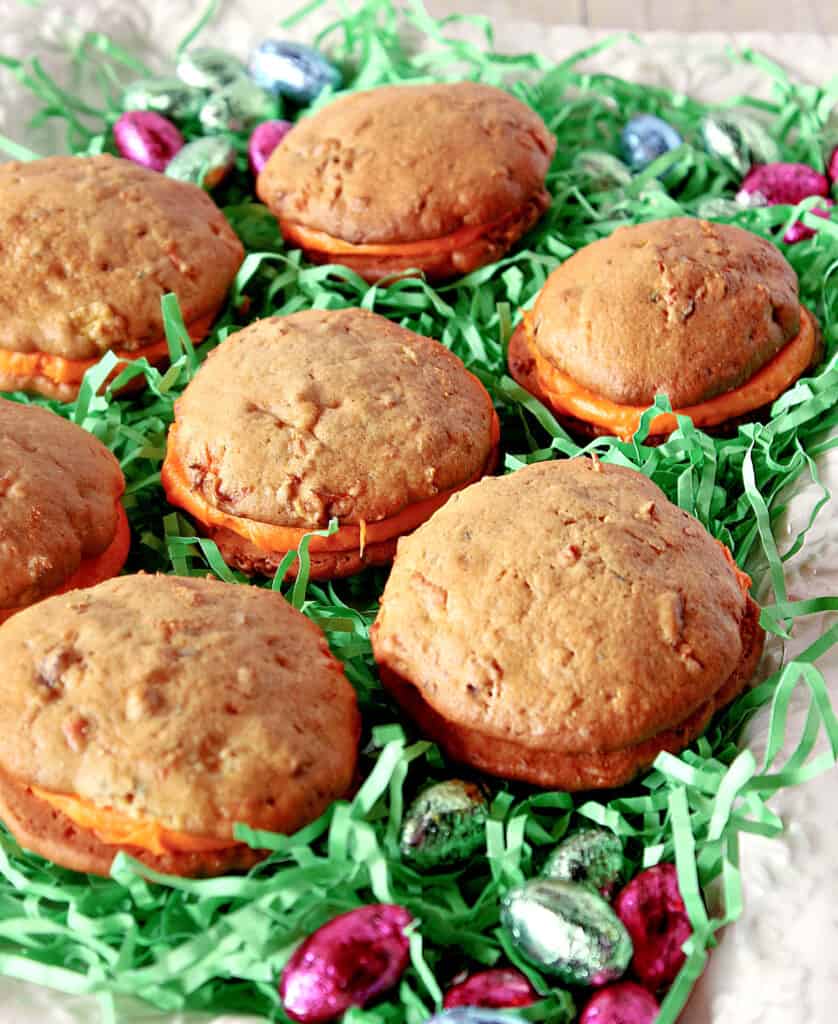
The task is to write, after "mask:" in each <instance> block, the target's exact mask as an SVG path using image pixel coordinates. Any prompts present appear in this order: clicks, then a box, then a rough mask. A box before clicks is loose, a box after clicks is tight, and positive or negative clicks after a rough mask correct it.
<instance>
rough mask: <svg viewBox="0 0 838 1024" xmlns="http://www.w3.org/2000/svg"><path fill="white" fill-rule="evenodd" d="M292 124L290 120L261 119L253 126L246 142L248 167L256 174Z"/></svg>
mask: <svg viewBox="0 0 838 1024" xmlns="http://www.w3.org/2000/svg"><path fill="white" fill-rule="evenodd" d="M293 127H294V126H293V125H292V124H291V122H290V121H263V122H262V124H260V125H258V126H257V127H256V128H254V130H253V133H252V134H251V136H250V141H249V142H248V144H247V155H248V158H249V160H250V169H251V171H253V173H254V174H258V173H259V172H260V171H261V170H262V168H263V167H264V166H265V164H266V163H267V162H268V159H269V157H270V155H271V153H273V151H274V150H275V149H276V147H277V146H278V145H279V144H280V142H282V140H283V139H284V138H285V136H286V135H287V134H288V132H290V131H291V129H292V128H293Z"/></svg>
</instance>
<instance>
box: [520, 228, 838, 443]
mask: <svg viewBox="0 0 838 1024" xmlns="http://www.w3.org/2000/svg"><path fill="white" fill-rule="evenodd" d="M821 351H822V350H821V339H820V330H819V326H818V323H817V321H816V319H815V318H814V316H813V315H812V314H811V313H810V312H809V311H808V310H807V309H806V308H805V307H803V306H801V305H800V302H799V299H798V287H797V277H796V275H795V273H794V270H793V269H792V267H791V266H790V265H789V263H788V262H787V261H786V259H785V257H784V256H783V255H782V253H781V252H780V251H779V249H777V248H776V247H775V246H774V245H772V244H771V243H770V242H768V241H766V240H765V239H763V238H759V237H758V236H757V235H753V234H751V233H750V232H749V231H745V230H743V229H742V228H738V227H733V226H731V225H727V224H712V223H710V222H708V221H702V220H696V219H693V218H691V217H676V218H673V219H671V220H660V221H653V222H651V223H648V224H637V225H634V226H631V227H624V228H618V230H617V231H615V232H614V233H613V234H612V235H610V236H609V237H608V238H604V239H601V240H600V241H598V242H594V243H592V244H591V245H588V246H585V248H584V249H580V250H579V252H577V253H576V254H575V255H573V256H572V257H571V258H570V259H569V260H567V261H566V262H565V263H563V264H562V265H561V266H560V267H558V269H556V270H554V271H553V273H552V274H551V275H550V277H549V278H548V279H547V282H546V284H545V285H544V288H543V289H542V290H541V293H540V295H539V296H538V298H537V300H536V303H535V306H534V307H533V309H532V311H531V312H526V313H524V317H523V320H522V322H521V324H520V325H519V327H518V329H517V330H516V331H515V333H514V334H513V336H512V338H511V340H510V344H509V369H510V372H511V373H512V376H513V377H514V378H515V379H516V380H517V381H518V383H519V384H521V386H522V387H524V388H526V389H527V390H528V391H531V392H532V393H533V394H534V395H536V397H537V398H539V399H540V400H541V401H542V402H544V404H545V405H547V406H549V407H551V408H552V409H553V410H554V411H555V412H556V414H557V415H558V416H559V418H560V419H562V420H563V421H564V422H565V423H566V424H567V425H568V426H569V428H570V429H572V430H574V431H575V432H577V433H581V434H586V435H591V434H593V435H597V434H613V435H616V436H618V437H621V438H624V439H628V438H630V437H631V436H632V435H633V434H634V433H635V432H636V430H637V428H638V426H639V424H640V417H641V415H642V413H643V411H644V410H645V409H646V408H647V407H648V406H649V405H651V404H652V402H653V401H654V399H655V396H656V395H657V394H660V393H664V394H666V395H668V396H669V400H670V403H671V405H672V408H673V410H675V412H676V413H682V414H685V415H688V416H690V417H691V419H692V421H693V423H694V424H695V425H696V426H697V427H702V428H704V429H707V430H709V431H713V432H717V433H724V432H728V431H730V430H735V426H736V424H737V423H739V422H741V421H742V420H749V419H754V418H758V417H759V416H760V415H762V414H764V413H765V412H766V411H767V409H768V408H769V407H770V405H771V403H772V402H773V401H774V400H775V399H776V398H777V397H779V395H781V394H782V393H783V391H785V390H787V389H788V388H789V387H791V385H792V384H793V383H794V382H795V381H796V380H797V379H798V377H800V376H802V375H803V374H804V373H805V372H806V371H807V370H808V369H809V368H810V367H811V366H813V365H814V364H816V363H817V362H818V360H819V359H820V357H821ZM676 426H677V421H676V419H675V415H673V414H661V415H658V416H656V417H655V418H654V420H653V421H652V424H651V431H650V435H651V438H652V440H653V441H660V440H663V439H664V438H665V437H666V436H668V435H669V434H670V433H671V432H672V431H673V430H675V428H676Z"/></svg>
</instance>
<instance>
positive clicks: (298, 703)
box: [0, 575, 360, 875]
mask: <svg viewBox="0 0 838 1024" xmlns="http://www.w3.org/2000/svg"><path fill="white" fill-rule="evenodd" d="M116 659H118V661H117V660H116ZM0 663H1V664H2V665H3V671H2V673H0V692H2V697H0V818H2V820H3V821H4V822H5V824H6V825H7V827H8V828H9V829H10V830H11V832H12V833H13V834H14V835H15V837H16V838H17V839H18V841H19V842H20V843H21V845H22V846H24V847H25V848H26V849H29V850H33V851H35V852H36V853H40V854H41V855H42V856H44V857H48V858H49V859H51V860H54V861H56V862H57V863H59V864H62V865H64V866H65V867H69V868H73V869H75V870H77V871H89V872H93V873H94V874H101V875H107V873H108V871H109V869H110V865H111V861H112V860H113V858H114V856H115V855H116V853H117V852H118V851H119V850H125V851H126V852H128V853H130V854H131V855H132V856H134V857H137V858H138V859H139V860H141V861H142V862H143V863H145V864H147V865H149V866H150V867H152V868H155V869H156V870H159V871H165V872H170V873H174V874H179V875H212V874H221V873H223V872H225V871H227V870H229V869H231V868H242V867H249V866H250V865H251V864H253V863H255V862H256V861H257V860H259V859H260V858H261V856H264V854H262V853H260V852H259V851H256V850H253V849H251V848H250V847H248V846H246V845H245V844H243V843H239V842H237V841H236V840H235V838H234V836H233V825H234V824H235V823H236V822H244V823H246V824H248V825H251V826H252V827H254V828H258V829H268V830H272V831H277V832H287V833H292V832H294V831H296V830H297V829H299V828H301V827H302V826H304V825H306V824H307V823H308V822H310V821H313V820H314V819H315V818H317V817H318V816H319V815H320V814H321V813H322V812H323V811H324V810H325V809H326V808H327V807H328V806H329V804H330V803H331V802H332V801H333V800H336V799H338V798H339V797H341V796H343V795H344V794H345V793H346V791H347V790H348V788H349V786H350V784H351V782H352V779H353V775H354V771H355V762H356V751H357V743H358V736H359V732H360V720H359V716H358V711H357V707H356V699H355V691H354V690H353V689H352V687H351V686H350V684H349V683H348V682H347V680H346V677H345V676H344V674H343V668H342V666H341V665H340V662H338V661H337V660H336V659H335V658H334V657H333V656H332V654H331V653H330V652H329V648H328V645H327V643H326V640H325V637H324V636H323V634H322V632H321V631H320V629H319V628H318V627H317V626H315V625H314V624H313V623H312V622H310V621H309V620H308V619H306V618H305V616H303V615H302V614H300V613H299V612H298V611H296V610H295V609H294V608H292V607H291V605H289V604H288V603H287V602H286V601H285V600H284V599H283V598H282V597H281V596H280V595H279V594H276V593H273V592H271V591H269V590H263V589H260V588H256V587H244V586H231V585H229V584H224V583H219V582H217V581H215V580H209V579H190V578H186V579H179V578H177V577H174V576H143V575H139V576H123V577H121V578H120V579H117V580H110V581H108V582H107V583H103V584H101V585H99V586H98V587H94V588H92V589H90V590H86V591H83V592H81V591H79V592H76V593H73V594H65V595H62V596H60V597H55V598H52V599H50V600H49V601H44V602H42V603H41V604H39V605H37V606H36V607H34V608H30V609H27V610H26V611H24V612H21V613H20V614H19V615H17V616H15V617H14V618H13V619H10V620H9V621H8V622H7V623H5V624H4V625H3V626H2V627H0ZM115 664H118V665H119V671H118V672H115V671H114V665H115Z"/></svg>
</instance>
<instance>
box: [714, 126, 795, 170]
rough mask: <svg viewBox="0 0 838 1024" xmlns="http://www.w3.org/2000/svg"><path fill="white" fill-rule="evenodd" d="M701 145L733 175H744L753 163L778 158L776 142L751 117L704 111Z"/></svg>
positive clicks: (767, 161)
mask: <svg viewBox="0 0 838 1024" xmlns="http://www.w3.org/2000/svg"><path fill="white" fill-rule="evenodd" d="M699 132H700V134H701V141H702V142H703V143H704V148H705V149H706V150H707V152H708V153H710V154H711V155H712V156H716V157H718V158H719V159H720V160H722V161H724V163H726V164H727V165H728V166H729V167H731V168H733V170H734V171H736V172H737V174H740V175H745V174H747V173H748V171H749V170H750V169H751V167H752V165H753V164H768V163H773V162H774V161H776V160H778V159H779V150H778V148H777V144H776V142H774V140H773V139H772V138H771V136H770V135H769V134H768V132H767V131H766V130H765V128H764V127H763V126H762V125H761V124H760V123H759V121H755V120H754V119H753V118H747V117H741V116H737V115H731V114H708V115H707V117H705V118H703V119H702V121H701V124H700V126H699Z"/></svg>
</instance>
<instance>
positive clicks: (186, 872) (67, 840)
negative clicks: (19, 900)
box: [0, 771, 267, 878]
mask: <svg viewBox="0 0 838 1024" xmlns="http://www.w3.org/2000/svg"><path fill="white" fill-rule="evenodd" d="M0 818H2V820H3V822H4V823H5V825H6V826H7V828H8V829H9V831H10V832H11V833H12V835H14V837H15V839H17V841H18V842H19V843H20V845H21V846H22V847H23V848H24V849H26V850H31V851H32V852H33V853H37V854H39V855H40V856H41V857H45V858H46V859H47V860H51V861H55V863H57V864H61V865H62V866H63V867H66V868H71V869H72V870H73V871H82V872H87V873H89V874H92V875H102V876H104V877H107V876H108V874H109V873H110V869H111V864H112V863H113V859H114V857H115V856H116V855H117V853H119V852H120V851H124V852H125V853H127V854H130V856H132V857H134V858H135V859H136V860H138V861H141V862H142V863H143V864H145V865H146V866H147V867H150V868H152V869H153V870H154V871H160V872H162V873H164V874H172V875H180V876H182V877H187V878H208V877H211V876H214V875H223V874H226V873H227V872H228V871H244V870H247V869H248V868H251V867H253V865H254V864H257V863H258V862H259V861H260V860H264V858H265V857H266V856H267V853H266V851H264V850H254V849H251V847H249V846H246V845H245V844H244V843H237V844H235V845H233V846H230V847H229V848H228V849H226V850H214V851H202V852H191V851H190V852H186V851H174V850H173V851H170V852H167V853H165V854H162V855H161V854H155V853H152V852H151V851H149V850H146V849H143V848H142V847H135V846H114V845H111V844H110V843H104V842H102V840H101V839H99V838H98V836H97V835H96V834H95V832H93V830H92V829H87V828H82V827H81V826H79V825H77V824H76V823H75V822H74V821H72V820H71V819H70V818H69V817H68V816H67V815H66V814H62V812H61V811H59V810H57V809H56V808H54V807H51V806H50V805H49V804H48V803H46V801H44V800H41V799H40V798H39V797H37V796H35V794H34V793H33V792H32V790H31V789H30V788H29V787H28V786H27V785H26V783H23V782H19V781H18V780H16V779H14V778H12V777H11V776H10V775H8V774H6V773H5V772H3V771H0Z"/></svg>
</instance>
